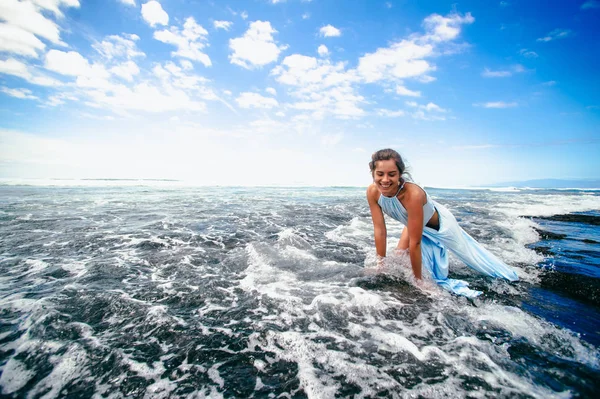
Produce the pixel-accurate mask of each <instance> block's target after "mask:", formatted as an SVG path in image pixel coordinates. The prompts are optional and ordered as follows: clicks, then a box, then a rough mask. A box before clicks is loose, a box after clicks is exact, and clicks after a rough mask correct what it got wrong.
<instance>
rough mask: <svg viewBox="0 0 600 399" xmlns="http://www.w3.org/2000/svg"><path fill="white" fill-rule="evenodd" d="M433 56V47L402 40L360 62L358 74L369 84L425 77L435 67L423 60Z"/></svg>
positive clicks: (366, 56)
mask: <svg viewBox="0 0 600 399" xmlns="http://www.w3.org/2000/svg"><path fill="white" fill-rule="evenodd" d="M432 54H433V46H432V45H430V44H425V45H420V44H417V43H415V42H414V41H412V40H402V41H401V42H399V43H394V44H392V45H391V46H390V47H387V48H379V49H377V51H375V52H374V53H370V54H366V55H365V56H363V57H361V58H360V59H359V61H358V72H359V74H360V75H361V76H362V77H363V78H364V80H365V81H366V82H367V83H371V82H376V81H378V80H382V79H389V78H396V79H404V78H410V77H417V76H420V75H424V74H426V73H427V72H429V71H433V70H435V66H433V65H430V64H429V62H427V61H426V60H424V59H423V58H425V57H428V56H431V55H432Z"/></svg>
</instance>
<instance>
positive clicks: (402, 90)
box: [396, 85, 421, 97]
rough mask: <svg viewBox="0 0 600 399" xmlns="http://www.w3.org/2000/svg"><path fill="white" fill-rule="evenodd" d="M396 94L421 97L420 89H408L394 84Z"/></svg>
mask: <svg viewBox="0 0 600 399" xmlns="http://www.w3.org/2000/svg"><path fill="white" fill-rule="evenodd" d="M396 94H399V95H401V96H407V97H421V92H420V91H413V90H409V89H407V88H406V87H404V86H400V85H398V86H396Z"/></svg>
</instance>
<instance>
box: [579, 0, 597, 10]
mask: <svg viewBox="0 0 600 399" xmlns="http://www.w3.org/2000/svg"><path fill="white" fill-rule="evenodd" d="M591 8H600V1H597V0H588V1H586V2H585V3H583V4H582V5H581V9H582V10H588V9H591Z"/></svg>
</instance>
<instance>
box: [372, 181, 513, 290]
mask: <svg viewBox="0 0 600 399" xmlns="http://www.w3.org/2000/svg"><path fill="white" fill-rule="evenodd" d="M409 183H410V184H414V183H411V182H409ZM404 184H406V182H404V183H403V184H402V186H401V187H400V189H399V190H398V193H399V192H400V190H402V188H403V187H404ZM423 191H425V190H423ZM398 193H396V195H394V196H393V197H386V196H384V195H383V194H381V195H380V196H379V200H378V201H377V203H378V204H379V206H380V207H381V210H382V211H383V213H385V214H386V215H388V216H390V217H392V218H393V219H395V220H397V221H399V222H400V223H402V224H404V225H405V226H408V213H407V211H406V209H405V208H404V206H402V203H401V202H400V200H398V198H397V195H398ZM425 195H426V196H427V202H426V203H425V205H423V216H424V217H423V226H424V227H423V238H422V239H421V252H422V265H423V267H424V268H425V269H426V270H427V271H429V273H430V274H431V277H432V278H433V279H434V280H435V282H436V283H437V284H438V285H440V286H441V287H443V288H444V289H446V290H448V291H450V292H453V293H455V294H458V295H464V296H467V297H476V296H478V295H479V294H481V292H480V291H475V290H472V289H470V288H468V285H469V284H468V283H467V282H466V281H462V280H455V279H451V278H448V263H449V261H448V252H447V250H450V251H452V253H454V254H455V255H456V256H457V257H458V258H459V259H460V260H461V261H463V262H464V263H465V264H466V265H467V266H469V267H470V268H472V269H474V270H476V271H478V272H479V273H482V274H485V275H486V276H490V277H501V278H505V279H507V280H509V281H516V280H518V279H519V278H518V276H517V274H516V273H515V271H514V270H513V269H511V268H510V267H509V266H507V265H506V264H505V263H504V262H502V261H501V260H499V259H498V258H497V257H496V256H494V255H493V254H492V253H491V252H489V251H488V250H487V249H485V248H484V247H482V246H481V245H480V244H479V243H478V242H477V241H475V240H474V239H473V237H471V236H470V235H469V234H467V232H465V231H464V230H463V229H462V228H461V227H460V226H459V225H458V222H457V221H456V218H455V217H454V216H453V215H452V213H450V211H449V210H448V209H446V208H445V207H444V206H443V205H440V204H439V203H437V202H435V201H433V200H432V199H431V198H430V197H429V194H427V192H426V191H425ZM436 210H437V212H438V215H439V229H438V230H435V229H433V228H431V227H428V226H427V222H428V221H429V219H431V216H433V214H434V213H435V211H436Z"/></svg>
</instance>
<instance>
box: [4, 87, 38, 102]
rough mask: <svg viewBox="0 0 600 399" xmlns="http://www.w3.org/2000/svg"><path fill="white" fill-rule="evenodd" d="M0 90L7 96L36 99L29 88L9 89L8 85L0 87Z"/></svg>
mask: <svg viewBox="0 0 600 399" xmlns="http://www.w3.org/2000/svg"><path fill="white" fill-rule="evenodd" d="M0 91H1V92H3V93H5V94H8V95H9V96H12V97H16V98H21V99H28V100H37V99H38V98H37V97H36V96H34V95H33V94H32V92H31V90H29V89H11V88H8V87H0Z"/></svg>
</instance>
